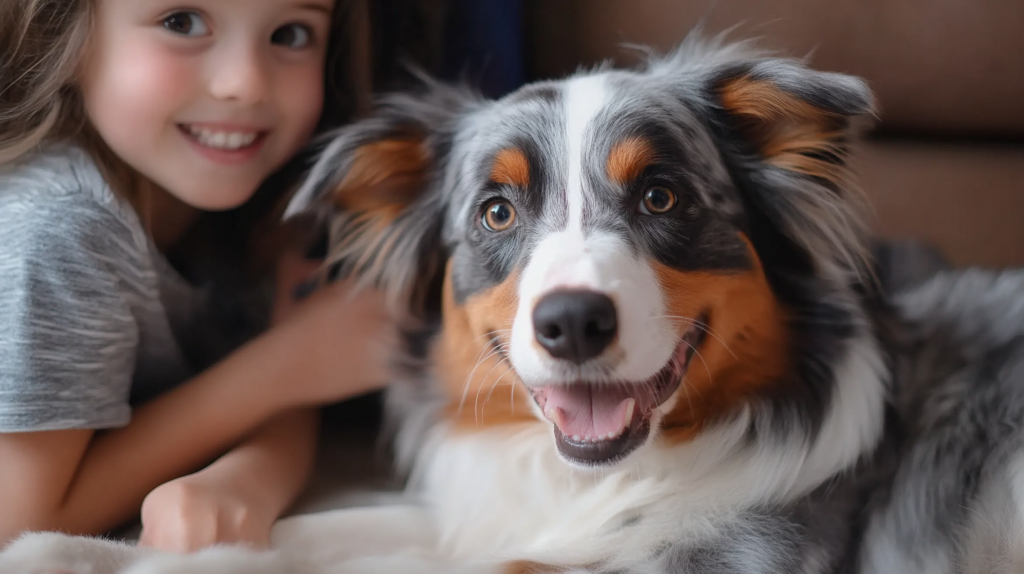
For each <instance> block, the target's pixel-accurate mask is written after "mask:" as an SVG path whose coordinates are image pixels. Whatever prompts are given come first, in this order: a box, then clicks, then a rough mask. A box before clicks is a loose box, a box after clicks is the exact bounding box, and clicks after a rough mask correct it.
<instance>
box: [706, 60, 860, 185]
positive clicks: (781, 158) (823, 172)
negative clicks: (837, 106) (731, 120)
mask: <svg viewBox="0 0 1024 574" xmlns="http://www.w3.org/2000/svg"><path fill="white" fill-rule="evenodd" d="M719 93H720V95H721V98H722V105H723V106H724V107H725V109H726V111H728V112H729V113H731V114H733V115H734V116H736V117H737V119H738V120H739V123H740V127H741V129H743V130H744V131H746V132H747V134H748V135H749V136H750V137H752V138H753V139H754V141H755V142H757V144H758V148H759V149H760V151H761V154H762V155H763V156H764V157H765V159H766V160H767V162H768V163H770V164H772V165H775V166H777V167H780V168H782V169H787V170H790V171H795V172H799V173H802V174H805V175H809V176H813V177H818V178H822V179H825V180H827V181H830V182H832V183H834V184H836V185H839V184H841V183H843V181H845V179H846V170H845V169H844V168H843V167H842V166H840V165H837V164H835V163H833V162H830V161H828V160H825V159H822V157H821V154H825V155H826V156H828V155H842V154H843V150H842V149H841V147H840V146H839V145H838V143H837V142H838V140H839V138H840V137H841V136H842V135H843V131H844V129H845V125H846V120H845V118H843V116H841V115H839V114H834V113H831V112H827V111H825V110H822V109H820V108H817V107H814V106H813V105H811V104H809V103H807V102H805V101H803V100H801V99H800V98H798V97H796V96H793V95H790V94H787V93H785V92H784V91H782V90H780V89H779V88H778V87H776V86H775V85H774V84H773V83H771V82H768V81H764V80H753V79H751V78H748V77H740V78H735V79H732V80H729V81H728V82H725V83H724V84H723V85H722V86H721V87H720V92H719Z"/></svg>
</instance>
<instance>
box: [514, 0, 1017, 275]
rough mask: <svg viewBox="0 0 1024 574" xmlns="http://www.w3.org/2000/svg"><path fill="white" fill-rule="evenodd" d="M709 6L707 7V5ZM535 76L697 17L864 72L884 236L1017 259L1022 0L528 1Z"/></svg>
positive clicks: (665, 36)
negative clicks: (871, 96) (874, 107)
mask: <svg viewBox="0 0 1024 574" xmlns="http://www.w3.org/2000/svg"><path fill="white" fill-rule="evenodd" d="M712 4H714V6H713V7H712V6H711V5H712ZM526 7H527V24H526V28H527V29H526V37H527V42H528V43H527V50H528V64H529V70H530V72H531V76H532V77H534V78H545V77H557V76H562V75H564V74H566V73H569V72H571V71H573V70H574V69H576V68H577V67H578V66H579V65H588V64H591V63H594V62H598V61H601V60H604V59H613V60H615V61H616V62H618V63H621V64H628V63H630V62H632V61H634V59H635V57H636V54H635V53H634V52H631V51H629V50H626V49H623V48H622V44H623V43H636V44H647V45H651V46H653V47H655V48H656V49H658V50H667V49H669V48H671V47H672V46H673V45H674V44H676V43H677V42H678V41H679V40H680V39H681V38H683V36H685V35H686V33H687V32H688V31H689V30H690V29H691V28H692V27H693V26H694V25H695V24H696V23H698V22H699V21H700V20H701V19H702V18H704V19H705V20H706V30H707V31H708V32H710V33H714V32H717V31H721V30H724V29H726V28H729V27H731V26H734V25H739V28H738V29H737V30H736V31H734V32H733V36H734V37H736V38H747V37H757V38H760V41H761V44H762V45H764V46H766V47H769V48H773V49H778V50H780V51H782V52H783V53H786V54H788V55H794V56H804V55H809V56H810V61H811V64H812V65H813V66H814V67H816V68H820V69H824V70H833V71H839V72H846V73H850V74H856V75H859V76H862V77H864V78H866V79H867V80H868V82H869V83H870V84H871V86H872V88H873V89H874V90H875V93H876V95H877V97H878V102H879V107H880V122H879V123H878V126H877V128H876V130H875V131H874V132H873V133H872V135H871V137H870V140H869V142H868V144H867V145H866V146H865V149H864V151H863V154H862V157H861V160H860V163H861V165H862V172H863V176H862V180H863V183H864V187H865V189H866V191H867V192H868V195H869V196H870V197H871V199H872V201H873V203H874V206H875V211H876V217H875V229H876V230H877V232H878V234H879V235H880V236H882V237H886V238H907V237H913V238H921V239H925V240H928V241H930V242H932V243H934V244H935V245H937V246H938V247H939V248H940V249H941V250H942V251H943V252H944V253H945V254H946V256H947V257H948V258H949V259H950V260H951V262H952V263H954V264H958V265H982V266H1008V265H1021V264H1024V33H1022V32H1021V27H1022V25H1024V2H1020V1H1016V0H969V1H963V0H962V1H959V2H948V1H947V2H943V1H939V0H931V1H928V0H858V1H856V2H839V1H827V0H718V1H717V2H711V1H709V0H701V1H699V2H694V1H684V0H527V2H526Z"/></svg>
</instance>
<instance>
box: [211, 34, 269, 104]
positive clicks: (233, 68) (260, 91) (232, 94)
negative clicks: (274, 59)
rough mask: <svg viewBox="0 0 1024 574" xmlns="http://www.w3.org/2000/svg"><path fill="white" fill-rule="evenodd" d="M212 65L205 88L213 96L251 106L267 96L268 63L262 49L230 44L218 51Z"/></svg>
mask: <svg viewBox="0 0 1024 574" xmlns="http://www.w3.org/2000/svg"><path fill="white" fill-rule="evenodd" d="M213 64H214V65H213V66H212V67H211V69H210V70H209V89H210V93H211V94H212V95H213V97H215V98H216V99H218V100H226V101H235V102H237V103H240V104H244V105H253V104H258V103H261V102H263V101H264V100H265V99H266V98H267V95H268V90H269V78H268V72H269V70H268V68H269V62H268V59H267V55H266V54H265V53H264V51H263V50H260V49H259V48H258V47H255V46H242V45H239V46H234V47H232V48H230V49H227V50H224V51H223V52H222V53H221V54H219V55H218V57H217V58H216V59H215V60H214V62H213Z"/></svg>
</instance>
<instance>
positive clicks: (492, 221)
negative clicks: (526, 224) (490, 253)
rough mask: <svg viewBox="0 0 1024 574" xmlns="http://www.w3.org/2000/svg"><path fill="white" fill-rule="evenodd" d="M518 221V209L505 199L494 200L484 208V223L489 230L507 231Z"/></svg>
mask: <svg viewBox="0 0 1024 574" xmlns="http://www.w3.org/2000/svg"><path fill="white" fill-rule="evenodd" d="M515 221H516V210H515V209H514V208H513V207H512V205H511V204H510V203H509V202H507V201H505V200H503V199H499V200H497V201H492V202H491V203H489V204H487V207H486V208H485V209H484V217H483V224H484V227H486V228H487V230H488V231H505V230H506V229H508V228H509V227H512V224H513V223H515Z"/></svg>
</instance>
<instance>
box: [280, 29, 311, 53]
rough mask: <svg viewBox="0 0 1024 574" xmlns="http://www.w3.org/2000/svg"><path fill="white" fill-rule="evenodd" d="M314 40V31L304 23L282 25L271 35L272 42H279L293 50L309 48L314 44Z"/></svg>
mask: <svg viewBox="0 0 1024 574" xmlns="http://www.w3.org/2000/svg"><path fill="white" fill-rule="evenodd" d="M312 40H313V32H312V31H310V29H309V27H308V26H303V25H302V24H287V25H285V26H281V27H280V28H278V29H277V30H274V33H273V35H271V36H270V42H271V43H272V44H278V45H281V46H285V47H287V48H291V49H293V50H301V49H302V48H308V47H309V46H310V44H312Z"/></svg>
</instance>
